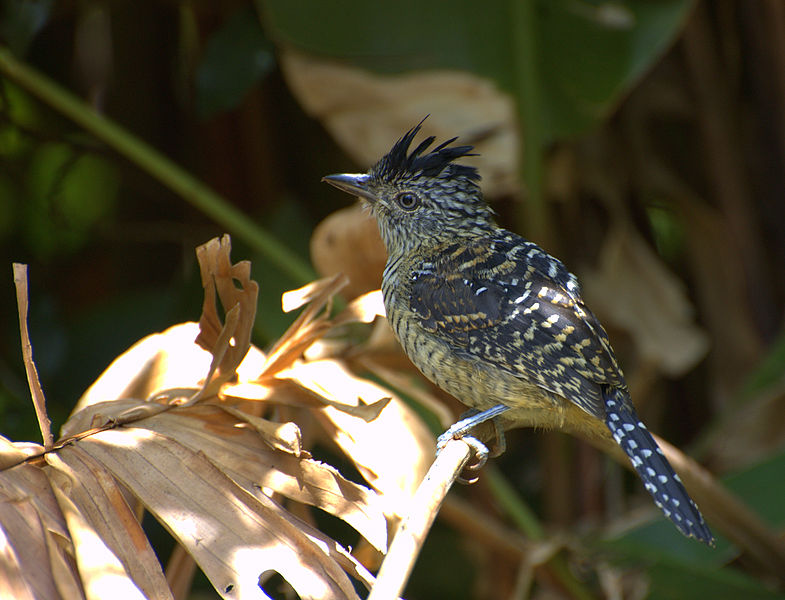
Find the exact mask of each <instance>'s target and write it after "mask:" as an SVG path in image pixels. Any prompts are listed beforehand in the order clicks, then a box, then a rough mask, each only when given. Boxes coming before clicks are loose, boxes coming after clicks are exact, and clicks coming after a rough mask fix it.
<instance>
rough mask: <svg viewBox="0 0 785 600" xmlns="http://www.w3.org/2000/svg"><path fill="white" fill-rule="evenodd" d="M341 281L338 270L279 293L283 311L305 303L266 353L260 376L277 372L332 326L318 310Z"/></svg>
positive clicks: (329, 298) (337, 288) (330, 297)
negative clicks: (334, 273)
mask: <svg viewBox="0 0 785 600" xmlns="http://www.w3.org/2000/svg"><path fill="white" fill-rule="evenodd" d="M344 285H346V277H345V276H344V275H341V274H338V275H334V276H332V277H326V278H324V279H320V280H318V281H314V282H312V283H309V284H308V285H306V286H303V287H301V288H299V289H296V290H292V291H290V292H286V293H285V294H284V295H283V296H282V298H281V304H282V307H283V310H284V312H289V311H292V310H296V309H297V308H300V307H301V306H303V305H304V304H306V303H307V306H306V307H305V309H304V310H303V312H302V313H300V315H299V316H298V317H297V318H296V319H295V321H294V323H292V324H291V325H290V326H289V328H288V329H287V330H286V332H285V333H284V334H283V335H282V336H281V338H280V339H279V340H278V341H277V342H276V343H275V345H274V346H273V347H272V349H271V350H270V352H269V353H268V355H267V361H266V363H265V365H264V367H263V369H262V372H261V374H260V375H259V376H258V377H259V379H263V378H265V377H269V376H275V374H276V373H277V372H279V371H281V370H282V369H285V368H287V367H288V366H289V365H291V364H292V363H293V362H294V361H295V360H297V359H298V358H299V357H300V356H301V355H302V353H303V352H304V351H305V350H306V348H308V347H309V346H310V345H311V344H312V343H313V342H315V341H316V340H317V339H319V338H320V337H321V336H323V335H324V334H325V333H326V332H327V331H328V330H329V329H330V327H332V324H331V323H330V321H329V320H328V318H327V316H326V315H319V312H320V311H321V310H322V309H323V308H324V307H325V306H327V305H328V304H329V303H330V302H331V299H332V297H333V295H334V294H335V293H336V292H337V291H338V290H340V289H341V288H342V287H343V286H344ZM327 312H329V307H328V311H327Z"/></svg>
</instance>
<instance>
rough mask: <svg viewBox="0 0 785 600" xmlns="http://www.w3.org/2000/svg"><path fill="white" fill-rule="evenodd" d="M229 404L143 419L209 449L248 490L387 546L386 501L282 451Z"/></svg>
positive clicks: (330, 469)
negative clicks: (277, 497) (313, 510)
mask: <svg viewBox="0 0 785 600" xmlns="http://www.w3.org/2000/svg"><path fill="white" fill-rule="evenodd" d="M238 412H239V411H237V410H235V409H230V408H227V407H224V406H215V405H211V404H203V405H200V406H195V407H189V408H187V409H176V410H173V411H171V412H169V413H166V414H162V415H160V416H158V417H157V418H155V419H148V420H145V421H142V422H139V423H137V425H138V426H140V427H146V428H149V429H150V430H151V431H156V432H158V433H160V434H161V435H163V436H166V437H167V438H169V439H172V440H176V441H177V443H179V444H182V445H184V446H187V447H189V448H191V449H192V450H193V451H195V452H197V451H198V452H201V453H203V454H204V455H205V456H206V457H207V458H208V459H209V460H210V462H212V463H213V464H214V465H215V466H217V467H218V468H219V469H220V470H221V471H222V472H224V473H226V474H227V475H229V476H230V477H231V478H232V479H234V480H235V481H236V482H237V483H238V484H239V485H241V486H242V487H243V488H244V489H246V491H249V492H250V493H255V491H258V490H259V489H260V488H266V489H269V490H270V491H271V492H277V493H279V494H281V495H283V496H286V497H288V498H291V499H293V500H296V501H298V502H302V503H305V504H309V505H312V506H316V507H318V508H321V509H322V510H324V511H325V512H327V513H329V514H332V515H334V516H336V517H338V518H340V519H342V520H344V521H345V522H346V523H348V524H349V525H351V526H352V527H353V528H354V529H355V530H356V531H357V532H358V533H360V534H361V535H362V536H363V537H365V539H366V540H368V541H369V542H370V543H371V544H372V545H373V546H374V547H375V548H377V549H379V550H380V551H384V549H385V548H386V546H387V521H386V519H385V516H384V512H383V510H382V503H381V501H380V500H379V498H378V497H377V495H376V494H374V493H373V492H371V491H370V490H368V489H367V488H365V487H363V486H361V485H358V484H356V483H352V482H350V481H348V480H347V479H345V478H344V477H343V476H342V475H341V474H340V473H339V472H338V471H337V470H336V469H334V468H333V467H331V466H329V465H326V464H324V463H320V462H318V461H315V460H312V459H311V458H310V457H309V456H308V455H307V454H304V455H303V456H302V457H301V458H298V457H297V456H296V455H293V453H288V452H277V451H274V450H272V449H271V446H272V444H270V442H269V440H268V439H266V435H265V433H266V428H265V429H263V430H259V429H258V428H257V427H256V425H252V424H251V422H252V421H258V419H249V418H248V417H249V415H245V414H242V415H241V416H240V418H237V416H236V415H237V413H238Z"/></svg>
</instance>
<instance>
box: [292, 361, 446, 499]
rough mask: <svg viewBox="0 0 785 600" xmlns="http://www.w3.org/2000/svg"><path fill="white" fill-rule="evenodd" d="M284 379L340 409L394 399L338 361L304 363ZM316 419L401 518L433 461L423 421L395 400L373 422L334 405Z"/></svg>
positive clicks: (403, 404) (432, 441)
mask: <svg viewBox="0 0 785 600" xmlns="http://www.w3.org/2000/svg"><path fill="white" fill-rule="evenodd" d="M281 376H286V377H289V378H290V379H292V380H294V381H296V382H297V383H298V384H300V385H302V386H303V387H305V388H307V389H309V390H311V391H313V392H315V393H317V394H318V395H320V396H323V397H325V398H328V399H333V400H335V401H336V402H340V403H341V404H354V405H359V404H360V399H362V400H363V401H364V402H366V403H368V402H370V403H373V402H375V401H376V400H378V399H381V398H387V397H390V392H389V390H387V389H384V388H382V387H380V386H378V385H376V384H375V383H372V382H370V381H366V380H363V379H360V378H358V377H357V376H355V375H354V374H353V373H351V372H350V371H349V370H348V369H347V368H346V366H345V365H344V364H343V363H342V362H340V361H337V360H320V361H314V362H302V363H299V364H298V365H297V366H296V367H295V368H293V369H290V370H288V371H286V372H284V373H281ZM316 416H317V417H318V418H319V421H320V422H321V424H322V426H323V427H324V428H325V430H326V431H327V434H328V435H329V436H330V438H331V439H332V440H333V441H334V442H335V443H336V444H337V445H338V447H340V448H341V449H342V450H343V452H344V453H345V454H346V455H347V456H348V457H349V458H350V459H351V460H352V461H353V462H354V464H355V466H356V467H357V469H358V470H359V471H360V473H362V475H363V477H364V478H365V480H366V481H367V482H368V483H369V484H370V485H371V486H373V487H374V489H376V490H379V491H380V492H381V493H382V494H384V495H385V496H386V497H387V499H388V501H390V502H391V506H392V507H393V512H392V513H390V512H388V514H396V515H399V514H400V513H399V511H401V510H404V509H405V505H406V501H407V500H408V498H410V497H411V495H412V494H413V493H414V490H415V489H416V488H417V486H418V485H419V483H420V481H422V478H423V477H424V476H425V473H426V471H427V470H428V467H429V466H430V463H431V462H432V459H433V452H434V448H435V440H434V437H433V435H432V434H431V432H430V431H428V429H427V427H426V426H425V424H424V423H423V422H422V420H421V419H420V418H419V416H417V415H416V413H415V412H414V411H413V410H412V409H411V408H409V407H408V406H407V405H406V404H405V403H404V402H403V401H401V400H400V399H398V398H396V397H395V396H392V400H391V401H390V403H389V404H388V405H387V407H386V408H385V409H384V410H383V411H382V412H381V413H380V414H379V416H378V417H377V418H376V419H374V420H373V421H371V422H369V423H366V422H365V421H363V420H360V419H358V418H356V417H354V416H352V415H350V414H347V412H346V411H344V410H338V409H337V408H334V407H333V406H326V407H325V408H324V409H323V410H321V411H318V412H316ZM391 448H395V452H391V451H390V449H391Z"/></svg>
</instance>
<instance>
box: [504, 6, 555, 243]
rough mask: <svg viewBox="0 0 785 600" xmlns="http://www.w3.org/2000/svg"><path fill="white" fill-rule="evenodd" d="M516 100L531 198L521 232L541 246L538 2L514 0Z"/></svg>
mask: <svg viewBox="0 0 785 600" xmlns="http://www.w3.org/2000/svg"><path fill="white" fill-rule="evenodd" d="M511 9H512V44H513V64H514V65H515V71H516V72H515V90H514V91H515V99H516V108H517V113H518V121H519V124H520V129H521V146H522V151H521V164H520V169H521V177H522V179H523V181H524V182H525V183H526V189H527V190H528V192H529V193H528V198H527V202H526V205H525V208H524V210H523V212H522V214H523V215H524V217H525V222H523V223H520V222H519V223H518V227H519V230H520V231H521V233H524V232H525V234H526V235H527V236H529V237H531V238H532V239H534V240H535V241H538V242H540V243H542V244H546V246H547V242H548V235H549V232H550V225H549V218H548V211H547V209H546V206H545V198H544V197H543V192H542V180H543V175H542V151H543V146H544V132H543V124H542V100H541V98H540V74H539V69H538V65H537V58H538V55H537V52H538V50H539V48H538V39H537V28H536V23H537V19H536V16H535V14H534V13H535V10H536V7H535V0H511Z"/></svg>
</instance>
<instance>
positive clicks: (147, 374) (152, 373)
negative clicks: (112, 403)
mask: <svg viewBox="0 0 785 600" xmlns="http://www.w3.org/2000/svg"><path fill="white" fill-rule="evenodd" d="M197 335H199V325H198V324H197V323H180V324H178V325H174V326H172V327H170V328H169V329H166V330H165V331H163V332H161V333H156V334H152V335H149V336H147V337H145V338H143V339H141V340H140V341H138V342H137V343H136V344H134V345H133V346H131V347H130V348H129V349H128V350H126V351H125V352H123V354H121V355H120V356H118V357H117V358H116V359H115V360H114V361H112V363H111V364H110V365H109V367H107V369H106V370H105V371H104V372H103V373H101V375H100V377H99V378H98V379H96V381H95V382H94V383H93V384H92V385H91V386H90V387H89V388H88V389H87V391H86V392H85V393H84V394H82V397H81V398H80V399H79V401H78V402H77V403H76V406H74V409H73V411H72V412H71V414H72V415H74V414H76V413H77V412H79V411H80V410H82V409H83V408H85V407H86V406H90V405H92V404H96V403H98V402H104V401H106V400H116V399H118V398H140V399H144V398H149V397H150V396H152V395H153V394H154V393H157V392H160V391H161V390H167V389H190V390H191V392H190V393H193V392H195V391H196V390H198V389H199V388H200V387H201V385H202V384H203V383H204V378H205V376H206V375H207V372H208V370H209V368H210V363H211V361H212V355H211V354H210V353H209V352H208V351H206V350H204V349H203V348H200V347H199V346H198V345H196V343H195V342H194V340H195V339H196V337H197Z"/></svg>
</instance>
